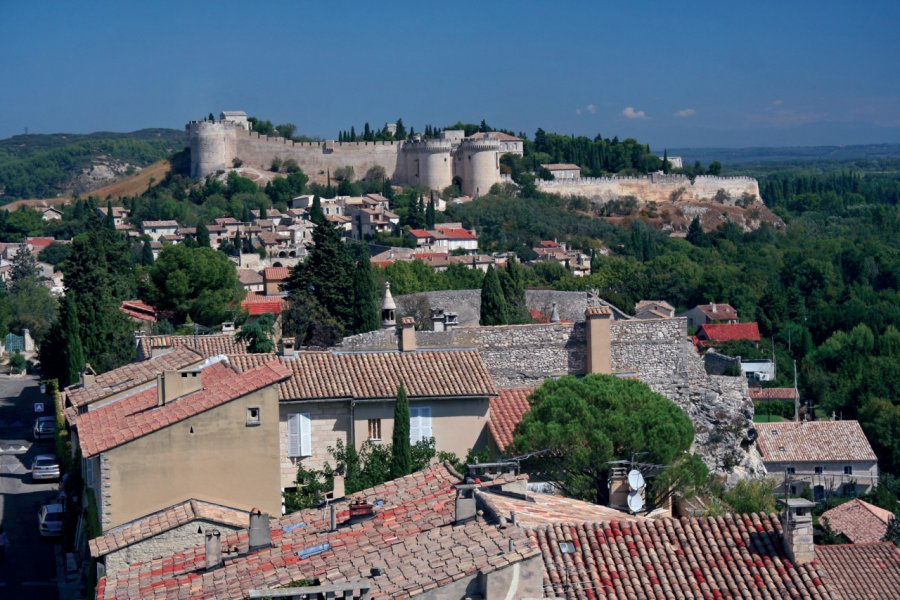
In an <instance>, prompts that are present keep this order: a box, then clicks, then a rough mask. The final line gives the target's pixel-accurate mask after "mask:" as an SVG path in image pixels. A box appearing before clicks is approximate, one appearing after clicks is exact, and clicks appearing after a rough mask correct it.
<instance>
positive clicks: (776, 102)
mask: <svg viewBox="0 0 900 600" xmlns="http://www.w3.org/2000/svg"><path fill="white" fill-rule="evenodd" d="M782 104H784V100H772V105H773V106H781V105H782Z"/></svg>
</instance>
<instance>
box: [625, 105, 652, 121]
mask: <svg viewBox="0 0 900 600" xmlns="http://www.w3.org/2000/svg"><path fill="white" fill-rule="evenodd" d="M622 116H623V117H625V118H626V119H646V118H647V113H645V112H644V111H642V110H635V109H634V107H632V106H626V107H625V110H623V111H622Z"/></svg>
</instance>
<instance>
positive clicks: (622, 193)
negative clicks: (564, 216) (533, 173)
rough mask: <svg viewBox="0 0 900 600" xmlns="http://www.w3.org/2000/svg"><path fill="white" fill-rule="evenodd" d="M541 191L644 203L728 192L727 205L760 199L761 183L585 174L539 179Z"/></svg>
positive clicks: (741, 179)
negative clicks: (632, 199) (580, 176)
mask: <svg viewBox="0 0 900 600" xmlns="http://www.w3.org/2000/svg"><path fill="white" fill-rule="evenodd" d="M538 186H539V187H540V189H541V190H543V191H545V192H549V193H553V194H559V195H561V196H586V197H588V198H592V199H594V200H598V201H601V202H606V201H608V200H613V199H616V198H623V197H626V196H633V197H634V198H636V199H637V200H638V201H641V202H645V203H646V202H679V201H705V202H708V201H712V200H715V199H716V196H717V195H719V191H720V190H722V191H724V192H725V194H726V195H727V197H726V198H725V199H724V203H725V204H732V205H733V204H735V202H736V201H738V200H740V199H742V198H743V197H745V196H746V197H751V198H752V199H753V200H754V201H759V200H761V198H760V195H759V183H758V182H757V181H756V179H754V178H752V177H716V176H712V175H701V176H698V177H695V178H694V180H693V181H691V179H690V178H689V177H687V176H685V175H648V176H645V177H584V178H581V179H572V180H558V181H556V180H554V181H539V182H538Z"/></svg>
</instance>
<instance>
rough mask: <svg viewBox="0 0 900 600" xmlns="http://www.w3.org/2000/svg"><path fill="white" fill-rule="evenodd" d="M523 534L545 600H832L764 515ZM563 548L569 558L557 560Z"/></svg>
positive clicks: (570, 527) (557, 528)
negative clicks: (534, 551) (539, 570)
mask: <svg viewBox="0 0 900 600" xmlns="http://www.w3.org/2000/svg"><path fill="white" fill-rule="evenodd" d="M528 533H529V536H530V537H531V538H532V539H533V540H534V541H535V542H536V543H537V544H539V546H540V549H541V557H542V558H543V561H544V593H545V596H547V597H553V596H556V597H559V598H597V599H599V598H609V599H617V600H631V599H633V598H647V599H663V598H697V599H699V598H709V599H720V600H725V599H735V600H736V599H740V598H767V599H773V600H774V599H780V598H788V597H790V598H804V599H811V600H819V599H821V600H825V599H830V598H831V594H829V592H828V590H827V589H826V588H825V587H824V583H823V582H822V580H821V578H820V576H819V573H818V572H817V570H816V567H815V565H814V564H806V565H794V564H793V563H792V562H791V561H790V560H789V559H788V557H787V554H786V553H785V549H784V545H783V543H782V535H781V524H780V523H779V522H778V520H777V519H776V518H774V517H770V516H766V515H725V516H724V517H717V518H699V519H679V520H675V519H660V520H657V521H651V520H646V521H639V522H636V523H628V522H620V521H612V522H608V523H595V524H589V523H578V524H573V525H553V526H549V527H541V528H538V529H533V530H530V531H529V532H528ZM563 541H568V542H571V543H572V544H574V546H575V552H574V553H572V554H563V553H562V552H561V550H560V547H559V543H560V542H563ZM567 588H568V590H569V591H568V593H567V591H566V589H567Z"/></svg>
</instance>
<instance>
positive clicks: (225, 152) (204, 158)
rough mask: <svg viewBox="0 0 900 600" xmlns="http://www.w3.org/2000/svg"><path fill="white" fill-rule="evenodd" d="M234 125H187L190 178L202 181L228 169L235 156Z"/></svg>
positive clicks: (201, 123)
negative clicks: (189, 150) (189, 147)
mask: <svg viewBox="0 0 900 600" xmlns="http://www.w3.org/2000/svg"><path fill="white" fill-rule="evenodd" d="M235 127H236V126H235V124H234V123H230V122H227V121H218V122H215V121H191V122H190V123H188V125H187V132H188V141H189V143H190V146H191V177H197V178H199V179H202V178H204V177H206V176H207V175H210V174H212V173H215V172H216V171H220V170H223V169H229V168H231V166H232V161H233V160H234V158H235V156H237V154H236V153H237V148H236V147H237V138H236V130H235Z"/></svg>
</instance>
